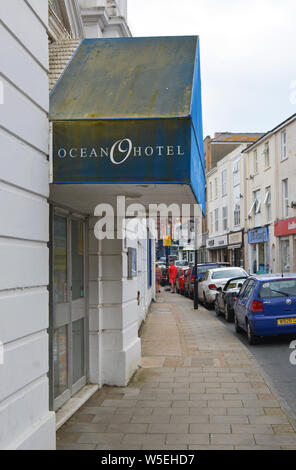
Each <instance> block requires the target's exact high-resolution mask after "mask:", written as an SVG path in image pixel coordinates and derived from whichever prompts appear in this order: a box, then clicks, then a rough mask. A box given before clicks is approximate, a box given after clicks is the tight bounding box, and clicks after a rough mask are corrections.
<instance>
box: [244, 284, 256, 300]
mask: <svg viewBox="0 0 296 470" xmlns="http://www.w3.org/2000/svg"><path fill="white" fill-rule="evenodd" d="M254 285H255V281H253V280H250V281H249V282H248V283H247V285H246V287H245V289H244V291H243V292H242V294H241V297H243V298H244V299H248V298H249V297H250V296H251V293H252V290H253V288H254Z"/></svg>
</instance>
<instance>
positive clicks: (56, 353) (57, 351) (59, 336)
mask: <svg viewBox="0 0 296 470" xmlns="http://www.w3.org/2000/svg"><path fill="white" fill-rule="evenodd" d="M67 344H68V338H67V327H66V326H63V327H62V328H57V329H56V330H55V332H54V341H53V369H54V397H55V398H57V397H58V396H59V395H61V394H62V393H63V392H64V391H65V390H67V388H68V353H67Z"/></svg>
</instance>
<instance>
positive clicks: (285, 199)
mask: <svg viewBox="0 0 296 470" xmlns="http://www.w3.org/2000/svg"><path fill="white" fill-rule="evenodd" d="M282 190H283V193H282V194H283V201H282V202H283V217H288V212H289V201H288V180H287V179H286V180H283V181H282Z"/></svg>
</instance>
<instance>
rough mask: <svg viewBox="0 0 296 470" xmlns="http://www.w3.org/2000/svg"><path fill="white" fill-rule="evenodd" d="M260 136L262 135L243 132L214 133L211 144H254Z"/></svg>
mask: <svg viewBox="0 0 296 470" xmlns="http://www.w3.org/2000/svg"><path fill="white" fill-rule="evenodd" d="M261 136H262V133H258V132H256V133H253V132H251V133H249V132H247V133H245V132H239V133H237V132H234V133H233V132H216V134H215V136H214V138H213V139H211V143H219V142H223V143H228V142H229V143H233V142H238V143H240V142H242V143H243V142H247V143H248V142H255V141H256V140H258V139H259V138H260V137H261Z"/></svg>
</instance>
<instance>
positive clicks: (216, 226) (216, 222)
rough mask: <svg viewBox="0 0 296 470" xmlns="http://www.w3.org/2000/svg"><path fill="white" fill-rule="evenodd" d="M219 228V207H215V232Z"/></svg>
mask: <svg viewBox="0 0 296 470" xmlns="http://www.w3.org/2000/svg"><path fill="white" fill-rule="evenodd" d="M218 230H219V218H218V209H215V232H218Z"/></svg>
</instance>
